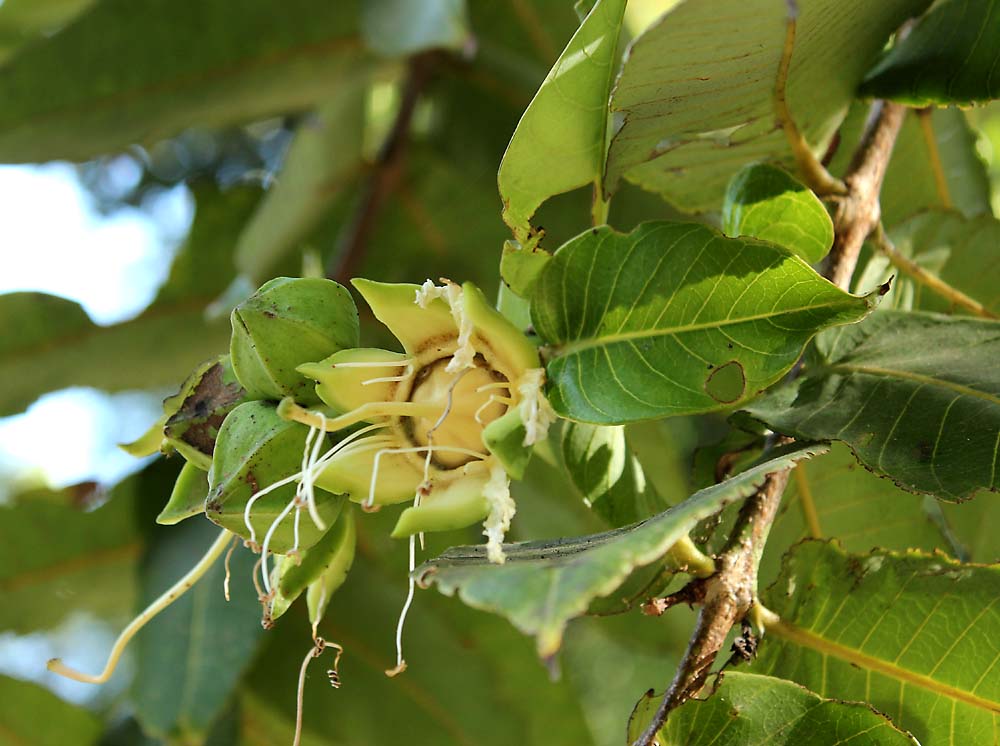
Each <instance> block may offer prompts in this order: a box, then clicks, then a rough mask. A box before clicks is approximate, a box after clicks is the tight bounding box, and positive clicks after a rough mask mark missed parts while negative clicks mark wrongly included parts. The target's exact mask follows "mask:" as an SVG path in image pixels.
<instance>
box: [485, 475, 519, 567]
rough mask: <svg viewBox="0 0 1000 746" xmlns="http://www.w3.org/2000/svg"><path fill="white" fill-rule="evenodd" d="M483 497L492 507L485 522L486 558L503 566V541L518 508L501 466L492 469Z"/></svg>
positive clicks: (504, 559) (504, 558) (508, 480)
mask: <svg viewBox="0 0 1000 746" xmlns="http://www.w3.org/2000/svg"><path fill="white" fill-rule="evenodd" d="M483 497H485V498H486V501H487V502H488V503H489V505H490V513H489V515H488V516H486V520H485V521H483V535H484V536H485V537H486V539H487V541H486V556H487V557H488V558H489V561H490V562H493V563H495V564H498V565H502V564H503V563H504V562H505V561H506V559H507V558H506V557H505V556H504V553H503V539H504V535H505V534H506V533H507V529H509V528H510V521H511V519H512V518H513V517H514V513H515V511H516V510H517V506H516V505H515V504H514V500H513V499H512V498H511V496H510V479H509V478H508V477H507V472H506V471H504V469H503V467H502V466H501V465H500V464H493V466H492V467H490V478H489V480H488V481H487V482H486V485H485V486H484V487H483Z"/></svg>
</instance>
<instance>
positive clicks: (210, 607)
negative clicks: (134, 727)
mask: <svg viewBox="0 0 1000 746" xmlns="http://www.w3.org/2000/svg"><path fill="white" fill-rule="evenodd" d="M218 533H219V531H218V529H217V528H216V527H215V526H213V525H212V524H210V523H209V522H208V521H204V520H197V521H189V522H187V523H184V524H182V525H179V526H176V527H172V528H170V529H167V530H164V531H163V532H162V534H163V538H161V539H160V540H159V541H157V543H156V544H155V545H154V546H153V548H152V550H151V552H150V554H149V557H148V558H147V561H146V564H145V567H144V568H143V574H142V584H143V589H144V590H143V602H144V603H150V602H152V601H153V600H154V599H155V598H157V597H158V596H159V595H160V594H161V593H162V592H163V591H164V590H165V589H166V588H168V587H169V586H170V585H172V584H173V583H174V582H176V580H177V579H178V578H179V577H181V576H182V575H183V574H184V573H185V572H187V571H188V570H189V569H190V568H191V566H192V565H194V563H195V562H197V560H198V559H199V558H200V557H201V555H202V553H203V552H204V551H205V549H206V548H207V546H208V545H209V543H211V542H212V541H213V540H214V539H215V538H216V537H217V536H218ZM254 562H255V557H254V555H253V554H251V553H250V552H248V551H244V550H243V549H242V548H238V549H237V551H236V552H235V553H234V554H233V557H232V561H231V568H232V581H231V583H230V588H231V599H232V600H231V601H228V602H227V601H226V599H225V597H224V596H223V589H222V581H223V578H224V577H225V569H224V566H223V563H222V562H216V563H215V565H214V566H213V567H212V569H211V570H209V571H208V573H206V574H205V575H204V576H203V577H202V578H201V579H200V580H199V581H198V583H197V585H195V586H194V588H192V589H191V590H190V591H188V592H187V593H186V594H185V595H183V596H182V597H181V598H180V599H178V600H177V601H175V602H174V603H173V604H172V605H171V606H170V607H169V608H167V609H166V610H165V611H164V612H162V613H161V614H160V615H159V616H158V617H157V618H156V619H154V620H153V621H152V622H150V624H149V626H148V627H147V628H146V629H145V630H143V632H142V633H141V634H140V635H139V637H138V639H137V641H136V643H135V656H136V675H135V679H134V681H133V700H134V702H135V707H136V717H137V718H138V720H139V722H140V723H142V726H143V729H144V730H145V731H146V732H148V733H150V734H153V735H156V736H159V737H166V736H167V735H171V736H180V737H181V738H182V742H184V743H192V742H193V743H197V742H199V741H200V739H201V738H203V737H204V735H205V734H206V733H207V732H208V730H209V729H210V728H211V726H212V724H213V722H214V721H215V719H216V717H217V716H218V715H219V713H220V712H221V711H222V709H223V707H224V706H225V705H226V703H227V702H228V701H229V700H230V698H231V697H232V696H233V692H234V691H235V688H236V686H237V684H238V683H239V681H240V679H241V676H242V673H243V670H244V669H245V668H246V667H247V665H248V664H249V662H250V659H251V657H252V656H253V654H254V652H255V650H256V649H257V644H258V642H259V640H260V635H261V627H260V614H261V608H260V604H259V603H258V602H257V596H256V593H255V592H254V590H253V586H252V584H251V582H250V576H251V573H252V571H253V568H254Z"/></svg>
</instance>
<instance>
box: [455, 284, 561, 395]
mask: <svg viewBox="0 0 1000 746" xmlns="http://www.w3.org/2000/svg"><path fill="white" fill-rule="evenodd" d="M462 301H463V306H464V311H465V315H466V317H467V318H468V319H469V321H471V322H472V325H473V326H474V327H475V329H476V334H477V335H478V337H479V339H480V340H481V341H482V342H484V343H485V344H486V345H488V346H489V347H490V349H491V351H492V353H493V354H494V355H495V356H496V357H497V358H499V360H500V361H501V362H502V363H504V364H506V367H507V369H508V372H509V373H510V374H512V375H515V376H520V375H521V373H523V372H524V371H525V370H526V369H528V368H538V367H539V366H540V365H541V362H540V361H539V358H538V349H537V348H536V347H535V346H534V345H533V344H532V343H531V342H530V341H528V338H527V337H525V336H524V333H523V332H521V330H520V329H518V328H517V327H516V326H514V325H513V324H512V323H510V321H508V320H507V319H506V318H505V317H504V316H503V314H501V313H500V312H499V311H498V310H496V309H495V308H494V307H493V304H491V303H490V302H489V301H488V300H487V299H486V296H485V295H483V291H482V290H480V289H479V288H477V287H476V286H475V285H473V284H472V283H471V282H467V283H465V284H464V285H462ZM511 384H513V385H516V384H517V381H511Z"/></svg>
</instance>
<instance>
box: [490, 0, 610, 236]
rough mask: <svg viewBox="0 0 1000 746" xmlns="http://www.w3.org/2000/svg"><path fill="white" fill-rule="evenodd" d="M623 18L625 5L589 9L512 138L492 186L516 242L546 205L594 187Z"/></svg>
mask: <svg viewBox="0 0 1000 746" xmlns="http://www.w3.org/2000/svg"><path fill="white" fill-rule="evenodd" d="M624 12H625V2H624V0H599V1H598V2H597V3H595V5H594V7H593V9H592V10H591V11H590V13H589V14H588V15H587V17H586V19H584V21H583V23H581V25H580V28H579V29H578V30H577V32H576V33H575V34H574V35H573V38H572V39H570V41H569V44H567V46H566V49H564V50H563V53H562V54H561V55H560V57H559V60H558V61H557V62H556V64H555V65H554V66H553V68H552V70H551V71H550V72H549V74H548V76H547V77H546V78H545V80H544V82H543V83H542V85H541V88H539V89H538V92H537V93H536V94H535V97H534V99H533V100H532V102H531V104H529V105H528V109H527V110H526V111H525V112H524V116H522V117H521V121H520V122H519V123H518V125H517V129H516V130H515V131H514V135H513V137H512V138H511V141H510V145H509V146H508V147H507V152H506V153H505V154H504V157H503V161H502V162H501V164H500V173H499V176H498V182H499V186H500V197H501V199H502V200H503V203H504V220H505V221H506V222H507V224H508V225H509V226H510V227H511V229H512V230H513V231H514V235H515V237H516V238H517V239H518V240H520V241H522V242H523V241H526V240H527V239H528V232H529V230H530V227H531V226H530V224H529V221H530V220H531V216H532V215H534V213H535V210H537V209H538V206H539V205H540V204H542V202H544V201H545V200H546V199H548V198H549V197H551V196H552V195H553V194H559V193H561V192H566V191H569V190H571V189H575V188H577V187H580V186H583V185H585V184H590V183H593V184H594V185H595V187H599V186H600V182H601V176H602V171H603V169H604V153H605V146H606V132H607V126H608V97H609V95H610V91H611V82H612V76H613V75H614V73H615V71H616V69H617V67H618V36H619V32H620V30H621V24H622V17H623V14H624Z"/></svg>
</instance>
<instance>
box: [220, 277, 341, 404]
mask: <svg viewBox="0 0 1000 746" xmlns="http://www.w3.org/2000/svg"><path fill="white" fill-rule="evenodd" d="M230 320H231V322H232V326H233V336H232V339H231V342H230V348H229V349H230V354H231V355H232V360H233V368H234V369H235V371H236V376H237V377H238V378H239V381H240V383H242V384H243V387H244V388H245V389H246V390H247V392H249V394H250V396H251V398H254V399H281V398H283V397H285V396H291V397H293V398H294V399H295V400H296V401H298V402H300V403H302V404H314V403H317V402H318V401H319V399H318V397H317V396H316V392H315V391H314V387H313V382H312V381H310V380H309V379H307V378H306V377H305V376H303V375H302V374H301V373H299V372H298V371H296V370H295V369H296V367H297V366H299V365H301V364H303V363H308V362H312V361H314V360H322V359H323V358H325V357H328V356H329V355H332V354H333V353H335V352H337V351H338V350H343V349H347V348H350V347H357V346H358V335H359V328H358V311H357V308H355V306H354V301H353V300H352V299H351V295H350V293H349V292H348V291H347V289H346V288H344V287H343V286H342V285H340V284H338V283H336V282H334V281H333V280H326V279H323V278H320V277H305V278H290V277H278V278H275V279H273V280H271V281H269V282H267V283H265V284H264V285H262V286H261V288H260V290H258V291H257V292H256V293H254V294H253V295H252V296H250V297H249V298H247V299H246V300H245V301H243V302H242V303H240V304H239V305H238V306H237V307H236V308H234V309H233V312H232V315H231V317H230Z"/></svg>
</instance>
